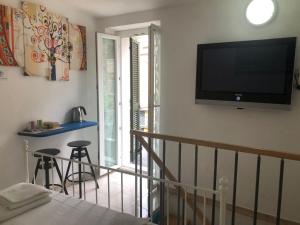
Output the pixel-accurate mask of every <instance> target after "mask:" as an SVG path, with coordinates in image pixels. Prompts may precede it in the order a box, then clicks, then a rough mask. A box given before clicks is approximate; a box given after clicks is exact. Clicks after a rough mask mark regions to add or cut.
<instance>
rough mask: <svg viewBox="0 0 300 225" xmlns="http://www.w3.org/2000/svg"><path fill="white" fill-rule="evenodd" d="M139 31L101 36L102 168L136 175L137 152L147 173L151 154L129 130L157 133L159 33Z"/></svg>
mask: <svg viewBox="0 0 300 225" xmlns="http://www.w3.org/2000/svg"><path fill="white" fill-rule="evenodd" d="M138 31H139V32H138V33H137V32H136V29H135V30H132V31H130V30H126V31H118V32H115V33H116V34H117V35H107V34H99V33H98V35H97V47H98V49H97V53H98V54H97V55H98V59H97V61H98V84H99V85H98V87H99V88H98V95H99V102H98V103H99V125H100V126H99V127H100V131H99V133H100V135H99V136H100V153H99V156H100V165H104V166H108V167H123V168H124V169H130V170H132V169H133V168H134V164H135V157H134V156H135V155H136V152H137V154H142V169H143V171H144V172H147V171H148V154H147V152H145V151H146V150H145V149H143V148H142V147H141V146H138V145H136V142H135V140H134V139H133V138H132V136H131V135H130V130H142V131H146V132H147V131H149V132H159V124H160V121H159V117H160V67H161V65H160V29H159V27H158V26H156V25H150V26H149V27H146V28H143V29H138ZM153 147H155V146H153ZM157 149H158V146H157ZM138 158H139V157H138Z"/></svg>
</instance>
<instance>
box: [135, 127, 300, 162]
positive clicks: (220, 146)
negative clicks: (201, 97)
mask: <svg viewBox="0 0 300 225" xmlns="http://www.w3.org/2000/svg"><path fill="white" fill-rule="evenodd" d="M130 132H131V134H132V135H135V136H137V137H138V136H139V137H148V138H154V139H157V140H166V141H173V142H178V143H182V144H191V145H199V146H204V147H211V148H217V149H222V150H228V151H234V152H243V153H249V154H255V155H261V156H270V157H275V158H280V159H289V160H295V161H300V155H299V154H294V153H288V152H282V151H273V150H267V149H259V148H251V147H246V146H241V145H232V144H226V143H221V142H214V141H205V140H198V139H192V138H184V137H177V136H171V135H164V134H155V133H149V132H143V131H137V130H132V131H130Z"/></svg>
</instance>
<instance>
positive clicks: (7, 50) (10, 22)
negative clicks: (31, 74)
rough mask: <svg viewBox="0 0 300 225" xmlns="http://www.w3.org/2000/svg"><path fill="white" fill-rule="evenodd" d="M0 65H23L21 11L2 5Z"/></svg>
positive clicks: (0, 17) (0, 7)
mask: <svg viewBox="0 0 300 225" xmlns="http://www.w3.org/2000/svg"><path fill="white" fill-rule="evenodd" d="M0 65H3V66H21V67H23V66H24V43H23V18H22V11H21V10H20V9H14V8H11V7H8V6H3V5H0Z"/></svg>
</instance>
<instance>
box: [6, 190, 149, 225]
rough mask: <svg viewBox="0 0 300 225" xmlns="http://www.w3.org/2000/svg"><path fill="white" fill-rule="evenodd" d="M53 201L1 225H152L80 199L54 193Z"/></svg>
mask: <svg viewBox="0 0 300 225" xmlns="http://www.w3.org/2000/svg"><path fill="white" fill-rule="evenodd" d="M51 196H52V201H51V202H49V203H47V204H45V205H42V206H40V207H38V208H34V209H32V210H30V211H28V212H26V213H24V214H21V215H19V216H16V217H14V218H12V219H10V220H7V221H5V222H3V223H1V225H40V224H43V225H151V223H148V222H147V221H146V220H145V219H141V218H136V217H134V216H131V215H128V214H122V213H119V212H116V211H114V210H111V209H107V208H104V207H101V206H98V205H95V204H92V203H89V202H86V201H83V200H80V199H76V198H73V197H70V196H66V195H63V194H59V193H53V194H52V195H51Z"/></svg>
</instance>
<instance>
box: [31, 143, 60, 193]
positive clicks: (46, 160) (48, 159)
mask: <svg viewBox="0 0 300 225" xmlns="http://www.w3.org/2000/svg"><path fill="white" fill-rule="evenodd" d="M36 152H37V153H44V154H47V155H51V156H55V155H58V154H59V153H60V150H59V149H56V148H46V149H40V150H37V151H36ZM34 157H35V158H38V161H37V164H36V167H35V172H34V178H33V179H32V183H34V180H35V179H36V177H37V175H38V172H39V170H44V171H45V187H46V188H47V189H49V188H50V185H54V186H58V187H62V185H60V184H50V179H49V170H50V169H52V168H53V167H54V168H55V169H56V172H57V174H58V177H59V179H60V181H61V184H62V179H63V178H62V175H61V172H60V170H59V167H58V164H57V161H56V159H54V158H51V157H48V156H41V155H39V154H34ZM52 160H53V165H52V163H51V162H52ZM42 162H44V165H43V163H42ZM52 182H53V181H52Z"/></svg>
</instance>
